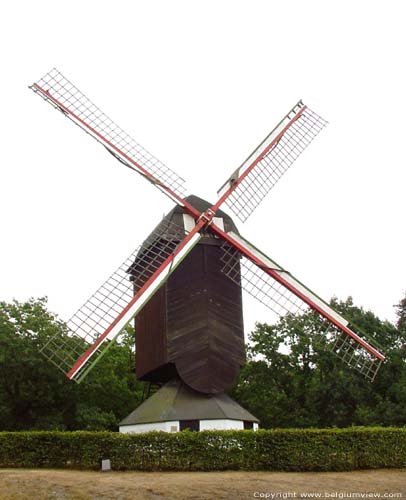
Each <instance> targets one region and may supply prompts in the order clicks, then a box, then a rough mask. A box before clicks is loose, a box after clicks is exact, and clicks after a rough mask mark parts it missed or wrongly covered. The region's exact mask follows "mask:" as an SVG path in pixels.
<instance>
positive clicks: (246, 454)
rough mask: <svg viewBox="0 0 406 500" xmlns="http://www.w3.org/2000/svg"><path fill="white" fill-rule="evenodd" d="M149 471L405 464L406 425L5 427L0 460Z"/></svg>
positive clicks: (329, 468)
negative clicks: (174, 429) (169, 429)
mask: <svg viewBox="0 0 406 500" xmlns="http://www.w3.org/2000/svg"><path fill="white" fill-rule="evenodd" d="M107 458H109V459H110V460H111V464H112V468H113V470H143V471H158V470H159V471H164V470H166V471H169V470H170V471H190V470H198V471H209V470H210V471H213V470H268V471H344V470H353V469H370V468H383V467H397V468H399V467H406V429H405V428H389V427H388V428H362V427H354V428H348V429H321V430H320V429H303V430H300V429H293V430H259V431H257V432H254V431H204V432H189V431H185V432H180V433H173V434H170V433H164V432H149V433H146V434H119V433H112V432H56V431H55V432H0V467H25V468H30V467H35V468H38V467H46V468H68V469H100V465H101V460H102V459H107Z"/></svg>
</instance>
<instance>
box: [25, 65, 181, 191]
mask: <svg viewBox="0 0 406 500" xmlns="http://www.w3.org/2000/svg"><path fill="white" fill-rule="evenodd" d="M30 88H31V89H32V90H33V91H34V92H35V93H37V94H38V95H40V96H41V97H42V98H43V99H44V100H45V101H46V102H48V103H49V104H51V105H52V106H53V107H54V108H56V109H58V110H59V111H61V112H62V113H63V114H64V115H65V116H67V117H68V118H69V119H70V120H72V121H73V122H74V123H75V124H76V125H78V126H79V127H80V128H82V129H83V130H84V131H85V132H86V133H88V134H89V135H90V136H92V137H93V138H94V139H96V140H97V141H98V142H100V143H101V144H102V145H103V146H105V147H106V148H107V149H108V150H109V151H110V152H111V153H112V154H113V155H114V156H115V157H116V158H117V159H119V160H120V161H121V162H122V163H124V164H125V165H127V166H128V167H130V168H132V169H134V170H136V171H137V172H138V173H140V174H141V175H143V176H145V177H146V178H147V179H148V180H149V181H150V182H152V183H154V184H155V185H157V187H158V188H160V187H162V186H165V187H169V188H170V189H169V190H164V192H165V194H169V193H168V191H173V192H174V193H176V194H178V196H180V197H183V196H184V194H185V181H184V179H182V177H180V176H179V175H177V174H176V173H175V172H174V171H173V170H171V169H170V168H169V167H167V166H166V165H164V164H163V163H162V162H161V161H160V160H158V159H157V158H156V157H155V156H153V155H152V154H151V153H149V152H148V151H147V150H146V149H144V148H143V147H142V146H141V145H140V144H139V143H138V142H137V141H135V140H134V139H133V138H132V137H131V136H130V135H129V134H127V132H125V131H124V130H123V129H121V128H120V127H119V126H118V125H117V124H116V123H115V122H114V121H113V120H111V119H110V118H109V117H108V116H107V115H106V114H105V113H104V112H103V111H101V110H100V109H99V108H98V107H97V106H96V105H95V104H93V102H92V101H90V99H88V98H87V97H86V96H85V95H84V94H83V93H82V92H81V91H80V90H79V89H78V88H77V87H75V85H73V84H72V83H71V82H70V81H69V80H68V79H67V78H66V77H65V76H64V75H63V74H62V73H60V72H59V71H58V70H57V69H56V68H54V69H52V70H51V71H50V72H49V73H47V74H46V75H45V76H43V77H42V78H41V79H40V80H38V81H37V82H36V83H34V84H33V85H31V87H30ZM161 185H162V186H161Z"/></svg>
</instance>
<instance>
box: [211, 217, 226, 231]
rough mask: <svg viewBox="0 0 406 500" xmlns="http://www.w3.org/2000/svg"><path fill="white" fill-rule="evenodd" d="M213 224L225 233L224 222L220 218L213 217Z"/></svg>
mask: <svg viewBox="0 0 406 500" xmlns="http://www.w3.org/2000/svg"><path fill="white" fill-rule="evenodd" d="M213 222H214V224H216V226H218V227H219V228H220V229H221V230H222V231H225V229H224V220H223V218H222V217H213Z"/></svg>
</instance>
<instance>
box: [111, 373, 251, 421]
mask: <svg viewBox="0 0 406 500" xmlns="http://www.w3.org/2000/svg"><path fill="white" fill-rule="evenodd" d="M217 419H229V420H242V421H247V422H257V423H258V422H259V420H258V419H257V418H256V417H254V415H252V414H251V413H250V412H248V411H247V410H245V409H244V408H243V407H242V406H240V405H239V404H238V403H237V402H235V401H234V400H233V399H231V398H230V396H228V395H227V394H224V393H220V394H208V395H206V394H201V393H199V392H196V391H194V390H193V389H191V388H190V387H188V386H187V385H186V384H184V383H183V382H182V381H181V380H179V379H173V380H170V381H169V382H168V383H167V384H165V385H164V386H163V387H162V388H161V389H159V391H157V392H156V393H155V394H153V395H152V396H151V397H150V398H148V399H147V400H146V401H144V402H143V403H141V404H140V405H139V406H138V407H137V408H136V409H135V410H134V411H133V412H132V413H130V415H128V416H127V417H126V418H125V419H124V420H122V421H121V422H120V423H119V426H124V425H136V424H146V423H152V422H168V421H178V420H217Z"/></svg>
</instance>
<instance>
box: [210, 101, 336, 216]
mask: <svg viewBox="0 0 406 500" xmlns="http://www.w3.org/2000/svg"><path fill="white" fill-rule="evenodd" d="M326 125H327V122H326V121H325V120H324V119H323V118H321V117H320V116H318V115H317V114H316V113H314V112H313V111H311V110H310V109H309V108H308V107H307V106H305V105H304V104H303V103H302V101H299V102H298V103H297V104H296V105H295V106H293V108H292V109H291V110H290V111H289V113H287V115H286V116H285V117H284V118H283V119H282V120H281V121H280V122H279V123H278V125H277V126H276V127H275V128H274V129H273V130H272V132H271V133H270V134H269V135H268V136H267V137H266V138H265V139H264V140H263V141H262V142H261V144H260V145H259V146H258V147H257V148H256V149H255V150H254V151H253V152H252V153H251V154H250V155H249V157H248V158H247V159H246V160H245V161H244V162H243V163H242V165H241V166H240V167H238V169H237V170H236V171H235V172H234V173H233V174H232V175H231V177H230V178H229V179H228V180H227V182H226V183H225V184H223V186H222V187H221V188H220V190H219V191H218V195H219V196H220V199H219V201H218V202H217V204H216V205H215V207H214V210H216V209H217V208H219V206H220V205H221V204H222V203H223V202H225V204H226V205H227V206H228V207H229V208H230V210H232V212H233V213H234V214H235V215H236V216H237V217H238V218H239V219H240V220H241V221H242V222H245V221H246V220H247V219H248V217H249V216H250V215H251V214H252V212H253V211H254V210H255V209H256V208H257V206H258V205H259V204H260V203H261V201H262V200H263V199H264V198H265V196H266V195H267V194H268V192H269V191H270V190H271V189H272V188H273V186H274V185H275V184H276V183H277V182H278V180H279V179H280V178H281V177H282V176H283V174H284V173H285V172H286V171H287V170H288V168H289V167H290V166H291V165H292V164H293V163H294V161H295V160H296V159H297V158H298V157H299V155H300V154H301V153H302V152H303V151H304V150H305V149H306V147H307V146H308V145H309V144H310V142H311V141H312V140H313V139H314V138H315V137H316V135H317V134H318V133H319V132H320V131H321V130H322V129H323V128H324V127H325V126H326Z"/></svg>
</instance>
